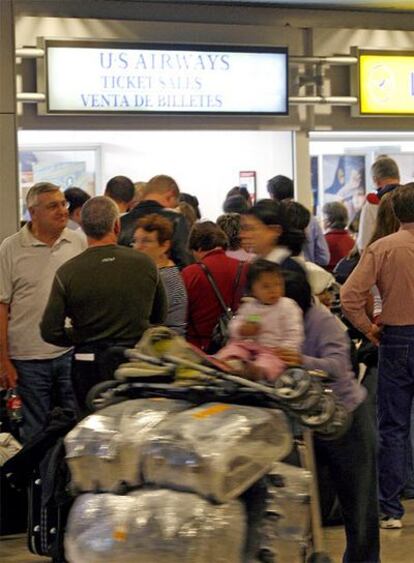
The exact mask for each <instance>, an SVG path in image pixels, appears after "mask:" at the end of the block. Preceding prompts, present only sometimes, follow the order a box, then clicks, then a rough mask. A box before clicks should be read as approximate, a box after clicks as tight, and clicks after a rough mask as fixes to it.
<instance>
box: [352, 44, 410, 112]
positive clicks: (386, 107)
mask: <svg viewBox="0 0 414 563" xmlns="http://www.w3.org/2000/svg"><path fill="white" fill-rule="evenodd" d="M359 95H360V113H361V114H372V115H408V114H414V54H407V55H401V54H398V55H393V54H388V53H384V54H361V55H360V57H359Z"/></svg>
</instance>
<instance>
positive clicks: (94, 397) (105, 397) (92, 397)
mask: <svg viewBox="0 0 414 563" xmlns="http://www.w3.org/2000/svg"><path fill="white" fill-rule="evenodd" d="M120 383H121V382H120V381H114V380H113V379H111V380H109V381H101V383H97V384H96V385H94V386H93V387H91V388H90V389H89V391H88V394H87V395H86V399H85V404H86V407H87V408H88V409H89V410H90V411H91V412H95V411H97V410H99V409H102V408H103V407H106V406H108V405H109V404H112V403H114V400H113V393H112V391H113V390H114V389H115V387H117V386H118V385H120ZM121 400H122V399H121Z"/></svg>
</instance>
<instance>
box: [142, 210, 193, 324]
mask: <svg viewBox="0 0 414 563" xmlns="http://www.w3.org/2000/svg"><path fill="white" fill-rule="evenodd" d="M172 235H173V225H172V223H171V221H169V220H168V219H166V218H165V217H162V216H161V215H158V214H156V213H152V214H150V215H146V216H145V217H142V218H141V219H140V220H139V221H138V223H137V227H136V230H135V235H134V242H133V246H134V248H135V249H136V250H140V251H141V252H143V253H144V254H146V255H147V256H149V257H150V258H152V259H153V260H154V262H155V264H156V266H157V268H158V270H159V273H160V276H161V279H162V281H163V284H164V287H165V292H166V294H167V299H168V312H167V318H166V320H165V323H164V324H165V326H168V327H169V328H171V329H173V330H175V331H176V332H177V333H178V334H181V335H184V334H185V330H186V318H187V292H186V290H185V286H184V283H183V280H182V277H181V274H180V271H179V269H178V268H177V266H176V265H175V264H174V262H173V261H172V260H171V258H170V257H169V252H170V248H171V239H172Z"/></svg>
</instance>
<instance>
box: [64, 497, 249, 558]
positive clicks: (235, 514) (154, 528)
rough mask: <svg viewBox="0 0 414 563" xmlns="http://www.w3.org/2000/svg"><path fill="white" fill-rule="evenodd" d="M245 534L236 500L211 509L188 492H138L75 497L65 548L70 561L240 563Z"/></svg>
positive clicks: (241, 514)
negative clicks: (120, 494)
mask: <svg viewBox="0 0 414 563" xmlns="http://www.w3.org/2000/svg"><path fill="white" fill-rule="evenodd" d="M245 535H246V524H245V514H244V509H243V506H242V504H241V503H240V502H239V501H232V502H231V503H228V504H226V505H213V504H211V503H210V502H208V501H206V500H204V499H202V498H200V497H199V496H197V495H194V494H191V493H180V492H175V491H169V490H145V489H142V490H138V491H134V492H131V493H129V494H128V495H124V496H116V495H112V494H95V495H93V494H85V495H82V496H80V497H79V498H78V499H77V500H76V502H75V504H74V506H73V508H72V511H71V513H70V516H69V521H68V528H67V534H66V539H65V548H66V554H67V557H68V559H69V561H72V562H74V563H75V562H76V563H101V562H102V561H110V562H111V563H114V562H115V561H122V563H136V562H137V561H139V562H140V563H154V562H155V561H159V562H160V563H161V562H162V563H242V561H243V547H244V538H245Z"/></svg>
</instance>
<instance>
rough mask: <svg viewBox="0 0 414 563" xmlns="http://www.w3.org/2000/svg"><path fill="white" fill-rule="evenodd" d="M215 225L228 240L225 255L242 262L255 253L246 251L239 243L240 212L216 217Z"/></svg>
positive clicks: (252, 256)
mask: <svg viewBox="0 0 414 563" xmlns="http://www.w3.org/2000/svg"><path fill="white" fill-rule="evenodd" d="M216 223H217V225H218V226H219V227H220V229H223V231H224V232H225V233H226V235H227V238H228V240H229V245H228V248H227V250H226V255H227V256H229V257H230V258H236V260H241V261H242V262H250V261H251V260H253V258H254V257H255V255H254V254H253V253H251V252H247V251H246V250H245V249H244V248H243V247H242V244H241V238H240V228H241V215H240V213H224V214H223V215H220V217H218V218H217V221H216Z"/></svg>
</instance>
